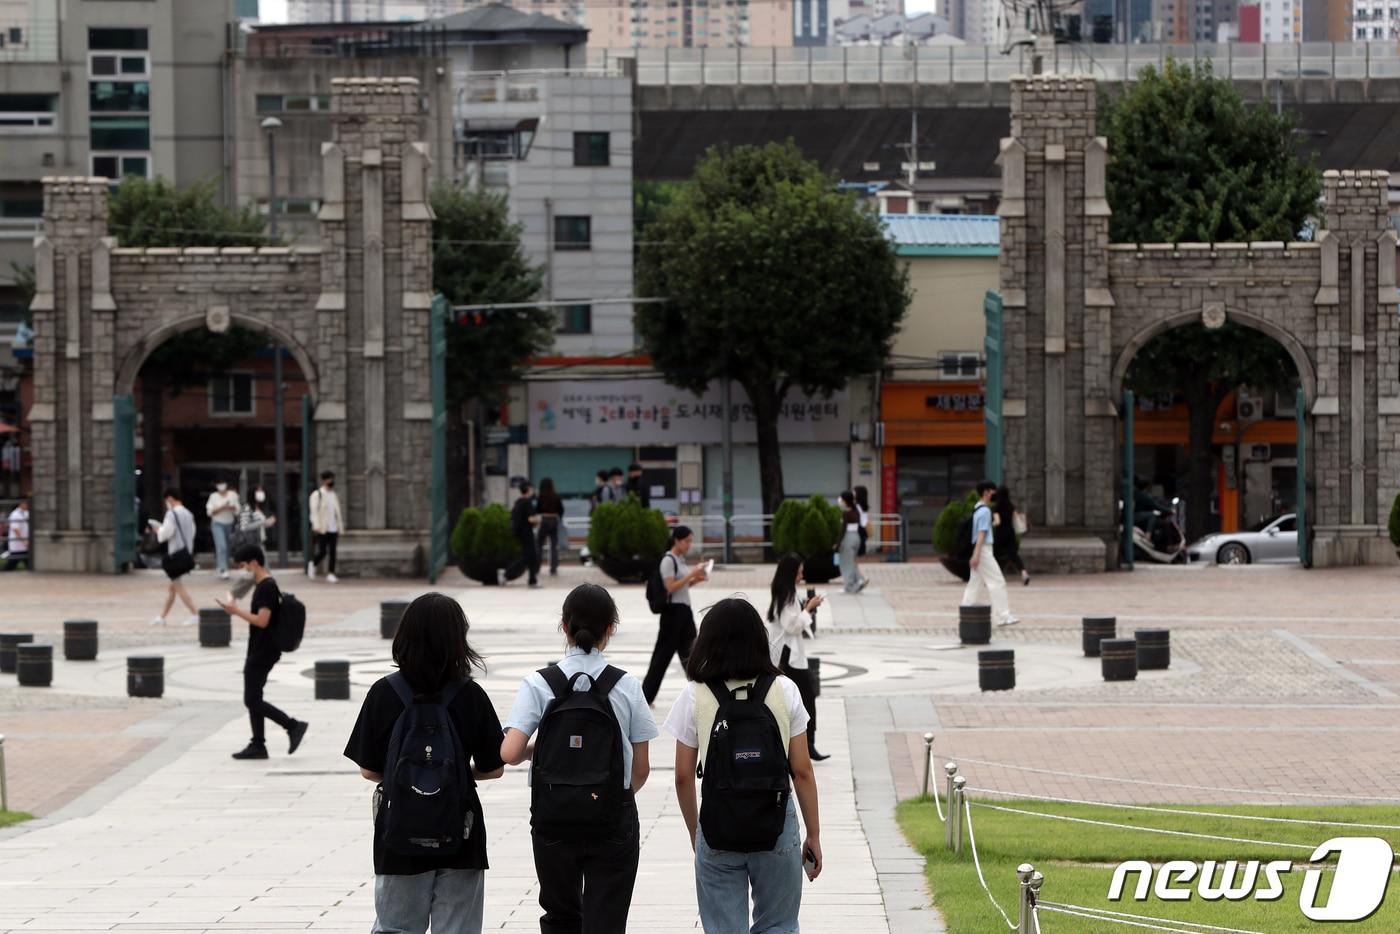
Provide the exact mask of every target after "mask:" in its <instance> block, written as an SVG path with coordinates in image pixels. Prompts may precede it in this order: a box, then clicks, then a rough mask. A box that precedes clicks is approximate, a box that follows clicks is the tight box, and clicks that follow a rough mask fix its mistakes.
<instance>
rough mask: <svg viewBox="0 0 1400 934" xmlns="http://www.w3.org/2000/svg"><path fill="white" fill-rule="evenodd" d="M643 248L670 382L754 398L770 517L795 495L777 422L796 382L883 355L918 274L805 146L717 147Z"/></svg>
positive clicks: (825, 385)
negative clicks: (731, 389)
mask: <svg viewBox="0 0 1400 934" xmlns="http://www.w3.org/2000/svg"><path fill="white" fill-rule="evenodd" d="M647 230H648V244H647V246H646V248H644V249H642V250H640V260H639V263H638V266H637V290H638V293H639V294H640V295H643V296H647V297H655V298H664V299H665V301H664V302H658V303H655V304H647V305H640V306H638V310H637V313H636V324H637V332H638V334H639V335H640V336H641V338H642V340H643V342H644V344H645V346H646V350H647V352H648V353H649V354H650V355H651V358H652V361H653V363H654V364H655V366H656V367H657V369H658V370H659V371H660V372H661V373H662V375H663V376H664V377H665V378H666V380H667V381H668V382H669V383H671V384H672V385H675V386H678V387H681V388H683V389H688V390H691V391H695V392H699V391H702V390H703V389H704V388H705V387H706V386H707V385H708V384H709V383H710V382H711V381H712V380H715V379H720V378H723V377H729V378H732V379H734V380H735V381H737V382H738V383H739V384H740V385H742V386H743V388H744V390H745V391H746V392H747V393H748V396H749V400H750V402H751V403H752V405H753V410H754V417H755V422H756V428H757V433H758V448H759V465H760V474H761V480H762V488H763V502H764V506H765V509H766V511H768V512H772V511H773V510H775V509H776V508H777V506H778V504H779V503H780V502H781V501H782V499H783V481H782V466H781V463H780V461H779V452H778V434H777V422H778V416H779V411H780V407H781V405H782V402H783V400H784V399H785V398H786V397H787V394H788V392H789V390H792V389H798V390H800V391H802V392H804V393H808V394H829V393H832V392H835V391H837V390H840V389H844V388H845V387H846V385H847V383H848V382H849V381H850V380H851V379H852V378H854V377H859V376H866V375H869V374H872V373H874V372H876V371H877V370H878V369H879V368H880V367H881V366H882V365H883V364H884V362H885V360H886V358H887V357H888V355H889V353H890V349H891V345H892V343H893V340H894V336H895V334H896V332H897V331H898V329H899V324H900V321H901V319H902V318H903V316H904V313H905V310H906V308H907V307H908V305H909V301H910V291H909V286H908V273H907V271H906V269H905V268H904V266H903V264H901V263H900V261H899V260H898V258H897V257H896V255H895V251H894V248H893V246H892V245H891V244H890V242H889V241H888V240H887V239H886V237H885V235H884V231H883V229H882V226H881V223H880V220H879V218H878V217H877V216H876V215H874V214H872V213H871V212H869V211H867V210H865V209H864V208H862V207H860V206H859V205H858V204H857V203H856V202H855V200H854V198H853V197H852V196H850V195H847V194H844V193H841V192H838V191H837V190H836V187H835V185H834V184H833V182H832V180H831V179H829V178H827V177H826V176H825V175H824V174H822V172H821V170H820V169H819V168H818V166H817V165H816V164H815V163H813V162H811V161H809V160H807V159H806V158H804V157H803V155H802V153H801V152H800V151H799V150H798V148H797V146H796V145H795V144H794V143H792V142H791V141H789V142H787V143H782V144H779V143H770V144H768V145H765V146H761V147H756V146H741V147H738V148H735V149H733V150H719V149H711V150H709V151H708V152H707V153H706V154H705V156H704V157H703V158H702V159H701V160H700V162H699V164H698V165H697V166H696V169H695V176H694V180H693V181H692V182H691V184H688V185H685V186H684V187H682V188H680V189H679V190H677V191H676V192H675V197H674V199H673V200H671V201H670V203H669V204H665V205H662V206H661V207H660V210H659V215H658V217H657V218H656V219H655V220H654V221H653V222H652V223H651V224H650V226H649V227H648V228H647Z"/></svg>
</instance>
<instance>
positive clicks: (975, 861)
mask: <svg viewBox="0 0 1400 934" xmlns="http://www.w3.org/2000/svg"><path fill="white" fill-rule="evenodd" d="M949 808H950V809H951V808H952V804H951V802H950V803H949ZM963 810H964V812H965V817H966V820H967V842H968V845H969V847H970V848H971V849H972V865H973V866H974V867H975V868H976V870H977V881H978V882H981V883H982V891H984V892H986V893H987V898H989V899H991V901H992V907H994V908H995V909H996V910H997V911H998V912H1000V913H1001V916H1002V919H1003V920H1005V921H1006V926H1007V927H1008V928H1010V929H1011V930H1013V931H1014V930H1016V929H1017V928H1018V927H1019V926H1020V925H1017V924H1015V923H1014V922H1012V920H1011V916H1010V915H1008V914H1007V913H1006V909H1005V908H1002V907H1001V905H1000V904H998V902H997V899H996V896H995V895H993V894H992V890H991V889H990V888H989V887H988V886H987V877H986V876H984V875H982V860H980V859H979V858H978V857H977V837H976V835H975V834H973V832H972V808H971V807H970V806H969V803H968V801H967V799H966V798H964V799H963Z"/></svg>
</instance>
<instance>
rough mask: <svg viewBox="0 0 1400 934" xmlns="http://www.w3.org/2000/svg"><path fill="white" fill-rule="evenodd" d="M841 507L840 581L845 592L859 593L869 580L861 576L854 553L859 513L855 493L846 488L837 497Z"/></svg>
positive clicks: (856, 548)
mask: <svg viewBox="0 0 1400 934" xmlns="http://www.w3.org/2000/svg"><path fill="white" fill-rule="evenodd" d="M839 504H840V507H841V523H842V528H843V529H844V531H843V532H842V533H841V582H842V589H843V590H844V591H845V592H846V593H860V592H861V591H862V590H864V589H865V588H866V586H867V585H869V583H870V581H868V580H866V579H865V578H864V577H862V576H861V573H860V563H859V561H857V559H856V555H857V554H858V553H859V552H860V513H859V512H858V511H857V510H856V498H855V494H853V493H851V491H850V490H846V491H845V492H843V493H842V494H841V496H840V497H839Z"/></svg>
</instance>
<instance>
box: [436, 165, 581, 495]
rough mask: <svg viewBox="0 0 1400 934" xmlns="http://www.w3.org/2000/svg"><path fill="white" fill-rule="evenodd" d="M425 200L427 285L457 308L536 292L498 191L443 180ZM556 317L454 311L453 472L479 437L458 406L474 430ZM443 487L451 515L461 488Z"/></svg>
mask: <svg viewBox="0 0 1400 934" xmlns="http://www.w3.org/2000/svg"><path fill="white" fill-rule="evenodd" d="M430 200H431V203H432V208H433V215H434V217H433V288H435V289H436V290H437V291H439V292H441V293H442V294H443V296H444V297H446V299H447V300H448V301H449V302H451V303H452V304H453V305H455V306H462V305H490V304H493V303H499V304H504V305H512V304H520V303H524V302H530V301H534V300H536V299H538V298H539V294H540V289H541V285H542V283H543V279H544V273H543V270H542V269H540V268H539V267H537V266H534V265H532V264H531V263H530V261H529V257H528V256H526V254H525V249H524V247H523V246H522V245H521V242H520V234H521V226H520V225H519V224H516V223H512V222H511V219H510V208H509V205H508V203H507V201H506V198H505V196H504V195H501V194H495V193H492V192H490V191H486V190H482V189H473V188H467V187H463V186H459V185H445V184H444V185H437V186H435V187H434V188H433V190H432V193H431V196H430ZM557 320H558V319H557V316H556V315H555V313H554V312H553V311H552V310H550V309H549V308H546V307H539V306H528V307H518V308H499V309H480V310H474V311H464V312H461V313H459V314H457V315H456V316H455V317H454V320H453V323H452V325H450V326H449V329H448V332H447V341H448V343H447V350H448V371H447V374H448V375H447V395H448V401H449V403H450V404H449V406H448V409H449V419H448V426H449V443H448V451H449V457H450V458H451V465H450V468H449V469H450V472H451V473H452V474H453V475H454V476H461V475H463V474H464V473H465V472H466V471H465V461H466V460H467V458H466V453H467V447H466V446H467V445H475V444H478V443H479V440H478V437H475V436H469V435H468V433H467V432H466V430H465V427H466V426H465V425H464V424H463V421H462V418H461V412H462V408H463V404H464V403H469V404H470V405H472V406H473V407H474V408H475V410H476V414H475V416H474V417H473V419H472V421H473V422H474V423H475V424H476V426H477V431H478V432H479V431H480V427H481V425H482V423H483V421H484V420H485V419H484V415H485V412H486V409H487V407H489V406H495V405H499V404H502V403H504V401H505V393H506V388H507V386H508V385H509V384H510V383H512V382H516V381H517V380H519V379H520V378H521V377H522V376H523V375H524V372H525V368H526V366H527V365H528V364H529V360H530V358H531V357H535V356H538V355H539V354H540V353H542V352H544V351H545V350H548V349H549V347H550V345H551V344H552V343H553V340H554V329H555V323H556V321H557ZM478 463H479V460H478ZM476 479H477V478H475V477H473V478H472V481H473V487H474V488H476V482H475V481H476ZM448 493H449V503H448V508H449V510H450V511H451V512H452V514H455V513H456V512H457V511H459V510H460V508H461V506H462V505H463V502H464V500H463V496H464V494H465V491H464V490H462V489H461V485H460V484H455V483H454V484H449V485H448Z"/></svg>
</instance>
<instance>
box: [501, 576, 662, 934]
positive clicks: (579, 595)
mask: <svg viewBox="0 0 1400 934" xmlns="http://www.w3.org/2000/svg"><path fill="white" fill-rule="evenodd" d="M561 617H562V619H561V620H560V623H559V628H560V630H561V631H562V632H563V633H564V638H565V639H566V641H567V645H568V647H567V648H566V649H565V651H564V657H563V658H561V659H560V660H559V661H557V662H555V663H554V664H552V665H549V666H547V667H545V668H542V669H541V670H539V671H537V672H535V673H533V674H531V675H529V676H528V677H526V678H525V680H524V681H523V682H522V683H521V685H520V690H519V692H517V694H516V696H515V704H514V706H512V707H511V711H510V714H509V716H507V717H506V732H505V737H504V739H503V740H502V741H501V758H502V759H504V760H505V761H506V762H508V763H510V764H511V765H518V764H519V763H521V762H523V761H524V760H526V759H532V763H533V764H532V767H531V770H530V779H529V780H530V791H531V803H530V825H531V837H532V840H533V844H534V854H535V875H536V877H537V878H538V879H539V883H540V895H539V899H540V908H541V909H543V911H544V915H543V916H542V917H541V918H540V931H541V934H622V932H623V931H626V930H627V914H628V911H629V909H630V908H631V904H632V888H633V886H634V885H635V883H636V879H637V864H638V860H639V857H640V853H641V834H640V826H639V823H638V819H637V804H636V794H637V792H639V791H641V790H642V786H643V785H645V784H646V781H647V777H648V776H649V775H650V774H651V758H650V742H651V740H652V738H653V737H655V736H656V735H657V729H656V722H655V721H654V720H653V719H652V716H651V711H650V710H649V709H648V708H647V703H646V700H645V699H644V698H643V696H642V686H641V685H640V684H639V683H638V682H637V679H636V677H635V676H633V675H631V674H628V673H627V672H625V671H623V670H621V669H620V668H615V667H613V666H612V665H609V664H608V660H607V658H606V657H605V656H604V655H603V650H604V649H606V648H607V646H608V642H609V641H610V640H611V639H612V637H613V635H614V634H615V633H616V632H617V622H618V619H617V604H615V603H614V602H613V598H612V596H611V595H610V594H609V593H608V592H607V591H606V590H604V589H603V588H602V587H599V586H598V585H597V584H580V585H579V586H577V587H575V588H574V589H573V590H572V591H570V592H569V596H568V597H566V598H565V600H564V608H563V612H562V613H561ZM537 730H538V735H536V736H535V742H534V743H533V745H532V744H531V743H530V737H531V736H532V735H535V734H536V731H537ZM584 766H587V767H584ZM590 773H591V774H590ZM556 780H558V781H556ZM581 782H582V784H581Z"/></svg>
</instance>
